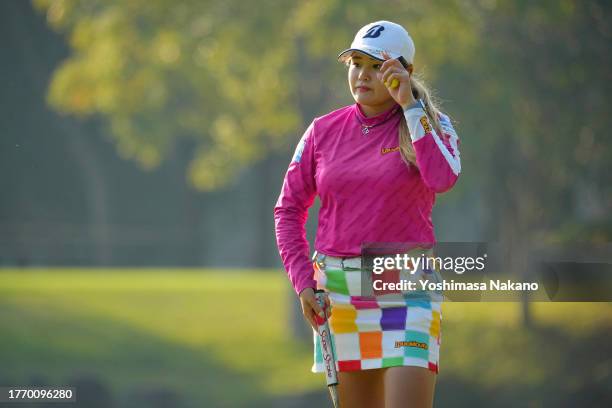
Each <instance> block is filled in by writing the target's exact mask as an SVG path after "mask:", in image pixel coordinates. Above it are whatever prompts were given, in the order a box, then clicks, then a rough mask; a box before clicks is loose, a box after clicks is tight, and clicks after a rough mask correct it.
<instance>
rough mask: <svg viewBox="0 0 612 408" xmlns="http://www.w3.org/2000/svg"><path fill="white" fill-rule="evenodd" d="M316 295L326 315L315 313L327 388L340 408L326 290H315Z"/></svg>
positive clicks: (334, 402)
mask: <svg viewBox="0 0 612 408" xmlns="http://www.w3.org/2000/svg"><path fill="white" fill-rule="evenodd" d="M315 297H316V299H317V303H318V304H319V306H320V307H321V309H323V313H324V314H325V317H324V318H323V317H320V316H318V315H315V320H316V322H317V331H318V332H319V337H320V338H321V354H322V355H323V361H324V363H325V379H326V381H327V388H328V390H329V396H330V398H331V400H332V404H334V408H339V407H340V403H339V401H338V388H337V387H338V373H337V372H336V360H335V359H334V353H333V351H332V344H331V335H330V331H329V324H328V321H327V318H328V317H329V310H328V307H327V304H326V303H325V291H324V290H321V289H317V290H316V291H315Z"/></svg>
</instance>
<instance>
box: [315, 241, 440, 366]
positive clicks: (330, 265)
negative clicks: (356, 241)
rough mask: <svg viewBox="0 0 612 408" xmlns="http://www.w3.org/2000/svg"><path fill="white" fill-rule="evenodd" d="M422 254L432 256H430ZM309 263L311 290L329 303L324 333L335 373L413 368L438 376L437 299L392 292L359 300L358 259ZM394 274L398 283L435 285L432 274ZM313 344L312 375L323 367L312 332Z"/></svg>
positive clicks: (428, 294)
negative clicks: (319, 292)
mask: <svg viewBox="0 0 612 408" xmlns="http://www.w3.org/2000/svg"><path fill="white" fill-rule="evenodd" d="M419 253H423V250H422V249H421V250H420V252H419ZM425 253H426V254H428V256H432V255H433V253H432V251H431V250H425ZM412 254H416V252H412ZM414 256H415V257H416V256H417V255H414ZM313 261H314V262H313V265H314V268H315V279H316V280H317V287H318V288H319V289H324V290H325V291H326V292H327V293H328V296H329V299H330V302H331V313H332V315H331V317H330V319H329V327H330V331H331V338H332V351H333V353H334V355H335V358H336V369H337V370H338V371H358V370H367V369H372V368H384V367H393V366H418V367H425V368H428V369H429V370H431V371H433V372H434V373H438V367H439V362H438V357H439V350H440V339H441V336H440V322H441V319H442V316H441V303H442V296H441V294H440V293H432V292H425V291H400V292H397V291H396V292H393V293H389V292H385V293H381V292H375V293H373V294H371V295H369V296H362V294H363V293H364V291H363V288H364V286H363V280H362V279H363V278H364V276H365V275H364V272H362V270H361V262H360V261H361V259H360V258H344V259H342V258H335V257H330V256H326V255H324V254H321V253H317V252H315V255H314V257H313ZM351 265H352V266H351ZM396 272H398V273H399V274H400V277H401V279H404V278H406V279H408V280H412V281H417V280H419V279H428V280H429V281H430V282H434V281H438V282H439V281H440V280H441V276H440V273H439V270H435V269H433V270H431V269H426V268H420V269H418V270H417V271H416V272H415V273H413V274H410V273H409V271H408V270H396ZM370 274H371V273H370ZM370 276H372V275H370ZM396 278H397V276H396ZM313 339H314V364H313V366H312V372H314V373H319V372H323V367H324V366H323V358H322V355H321V343H320V340H319V336H318V334H317V332H316V331H314V330H313Z"/></svg>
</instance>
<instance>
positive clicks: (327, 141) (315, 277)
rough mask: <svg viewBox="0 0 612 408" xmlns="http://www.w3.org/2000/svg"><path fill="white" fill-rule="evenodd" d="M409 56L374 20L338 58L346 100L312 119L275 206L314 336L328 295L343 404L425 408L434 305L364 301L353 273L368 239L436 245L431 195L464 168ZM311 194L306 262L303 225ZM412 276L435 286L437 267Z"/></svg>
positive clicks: (403, 38) (404, 35)
mask: <svg viewBox="0 0 612 408" xmlns="http://www.w3.org/2000/svg"><path fill="white" fill-rule="evenodd" d="M414 52H415V48H414V43H413V41H412V39H411V37H410V35H409V34H408V32H407V31H406V30H405V29H404V28H403V27H402V26H400V25H398V24H395V23H392V22H389V21H377V22H374V23H371V24H368V25H366V26H365V27H363V28H361V29H360V30H359V31H358V32H357V35H356V36H355V39H354V40H353V43H352V44H351V47H350V48H348V49H346V50H345V51H342V52H341V53H340V55H339V56H338V59H339V61H341V62H343V63H345V64H346V65H347V66H348V84H349V90H350V92H351V94H352V95H353V98H354V99H355V104H353V105H350V106H346V107H343V108H341V109H338V110H335V111H333V112H330V113H328V114H326V115H324V116H321V117H317V118H315V119H314V120H313V121H312V123H311V124H310V126H309V127H308V129H307V130H306V132H305V133H304V135H303V136H302V138H301V140H300V142H299V144H298V146H297V148H296V150H295V154H294V156H293V159H292V160H291V163H290V164H289V168H288V170H287V173H286V175H285V179H284V183H283V186H282V191H281V193H280V196H279V198H278V201H277V203H276V206H275V208H274V218H275V225H276V239H277V244H278V248H279V251H280V255H281V258H282V261H283V264H284V266H285V269H286V270H287V273H288V275H289V278H290V280H291V283H292V284H293V287H294V289H295V291H296V293H297V294H298V295H299V298H300V301H301V304H302V309H303V313H304V316H305V318H306V319H307V320H308V322H309V323H310V324H311V325H312V326H313V329H316V323H315V320H314V314H315V313H317V314H320V313H321V309H320V308H319V306H318V305H317V303H316V300H315V295H314V290H315V289H317V288H318V289H323V290H325V292H326V293H327V301H328V304H330V306H331V311H332V312H331V317H330V320H329V325H330V331H331V335H332V344H333V347H334V354H335V357H336V367H337V370H338V380H339V386H338V392H339V396H340V406H342V407H343V408H346V407H351V408H352V407H368V408H372V407H386V408H390V407H391V408H392V407H431V406H432V404H433V394H434V386H435V378H436V374H437V373H438V354H439V348H440V320H441V314H440V302H441V299H440V298H439V297H425V298H413V297H411V296H409V295H408V296H405V295H404V294H402V295H400V296H390V295H389V294H388V293H384V294H380V293H377V294H375V295H373V296H364V294H363V291H362V289H363V287H364V286H363V285H362V277H363V276H364V275H363V273H361V272H363V271H362V270H361V255H362V249H363V248H364V247H366V246H367V244H368V243H382V244H384V243H410V242H412V243H414V242H416V243H426V244H427V243H429V244H432V245H433V243H435V236H434V227H433V225H432V221H431V211H432V207H433V204H434V202H435V199H436V194H439V193H443V192H445V191H447V190H449V189H450V188H451V187H453V185H454V184H455V182H456V181H457V178H458V176H459V172H460V170H461V164H460V159H459V150H458V142H459V141H458V137H457V134H456V133H455V131H454V129H453V127H452V125H451V122H450V119H449V118H448V116H446V115H444V114H443V113H441V112H440V111H439V110H438V108H437V107H436V106H435V105H434V103H433V101H432V100H431V98H430V93H429V91H428V89H427V88H426V87H425V86H424V84H423V83H422V82H421V81H419V80H417V79H415V78H414V77H413V76H412V72H413V64H412V63H413V59H414ZM400 57H403V58H400ZM317 195H318V196H319V198H320V201H321V208H320V211H319V222H318V230H317V234H316V240H315V252H314V257H313V260H314V262H313V261H311V258H310V256H309V253H310V249H309V245H308V241H307V240H306V233H305V223H306V218H307V215H308V208H309V207H310V206H311V205H312V203H313V200H314V198H315V196H317ZM421 252H422V250H421V249H419V248H412V249H409V250H407V252H404V253H411V254H414V255H415V257H417V256H419V254H421ZM431 254H432V251H430V252H428V253H427V256H431ZM403 272H405V271H400V273H403ZM411 276H413V277H414V276H416V277H420V278H428V277H429V279H430V281H431V280H432V278H433V279H439V274H438V270H436V269H435V268H434V269H427V268H421V269H419V271H418V273H416V274H414V275H411ZM314 343H315V362H314V365H313V369H312V371H313V372H322V371H323V365H322V361H321V351H320V343H319V340H318V338H317V336H316V330H315V335H314Z"/></svg>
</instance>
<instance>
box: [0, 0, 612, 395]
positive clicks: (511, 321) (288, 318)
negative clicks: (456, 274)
mask: <svg viewBox="0 0 612 408" xmlns="http://www.w3.org/2000/svg"><path fill="white" fill-rule="evenodd" d="M406 3H409V4H406ZM533 3H534V2H526V1H525V2H523V1H495V0H486V1H485V0H482V1H476V0H466V1H458V0H457V1H428V2H426V1H422V2H421V1H415V2H395V1H387V2H377V1H368V2H355V1H351V2H348V1H340V0H332V1H319V0H315V1H291V2H288V1H258V2H246V3H245V2H240V1H233V0H231V1H223V2H221V1H183V2H180V3H176V2H169V1H162V0H155V1H134V0H133V1H101V0H100V1H95V0H91V1H70V0H63V1H62V0H35V1H33V2H27V1H18V0H10V1H3V2H0V19H1V24H0V33H1V35H0V42H1V45H2V46H1V48H0V49H2V54H1V55H0V61H1V65H0V75H1V78H2V79H3V81H2V83H3V86H2V92H0V107H1V109H0V131H1V135H2V137H1V138H0V166H1V168H0V188H1V191H2V198H1V199H0V231H2V234H1V235H0V265H1V266H3V267H4V268H3V270H2V273H0V292H1V293H2V296H0V299H2V300H1V301H0V323H2V324H1V326H2V327H3V331H2V332H1V333H2V334H0V341H1V342H2V348H1V349H2V351H0V380H2V381H0V384H22V385H23V384H30V383H31V384H42V383H54V384H60V383H66V384H75V383H78V384H83V385H81V387H82V388H79V389H81V390H85V389H88V390H90V391H88V392H89V395H92V396H94V397H93V399H94V400H96V401H98V402H97V403H98V404H101V405H96V406H121V407H123V406H130V407H136V406H160V407H161V406H186V407H188V406H255V405H259V406H270V405H275V404H276V405H278V406H288V405H291V404H293V406H302V405H300V404H312V403H313V401H321V403H324V402H325V401H326V399H325V398H326V397H325V394H324V390H321V384H322V382H323V381H324V380H323V379H322V378H320V376H315V375H312V374H310V373H308V370H309V367H310V365H309V364H310V353H311V350H310V349H309V344H308V340H309V338H308V332H307V330H305V329H304V325H303V323H302V322H301V320H300V317H299V315H298V314H297V312H296V304H295V297H294V295H293V294H292V292H291V290H290V288H289V285H288V280H287V279H286V278H285V277H284V276H283V272H282V266H281V264H280V259H279V256H278V252H277V249H276V243H275V238H274V230H273V228H274V221H273V217H272V209H273V206H274V203H275V201H276V198H277V196H278V193H279V191H280V186H281V183H282V179H283V176H284V173H285V171H286V168H287V165H288V163H289V160H290V157H291V155H292V153H293V150H294V148H295V145H296V144H297V141H298V140H299V138H300V137H301V134H302V132H303V131H304V130H305V129H306V127H307V126H308V124H309V123H310V121H311V120H312V118H313V117H315V116H320V115H323V114H325V113H327V112H329V111H330V110H333V109H336V108H338V107H341V106H344V105H347V104H350V103H352V102H353V101H352V98H351V96H350V93H349V91H348V89H347V85H346V79H345V75H346V72H345V68H344V67H343V66H342V65H341V64H339V63H337V62H336V60H335V56H336V55H337V53H338V51H340V50H342V49H344V48H346V46H348V44H350V42H351V40H352V38H353V35H354V33H355V32H356V30H357V29H358V28H359V27H361V26H363V25H364V24H366V23H368V22H370V21H374V20H378V19H388V20H392V21H395V22H398V23H400V24H402V25H404V26H405V27H406V28H407V29H408V30H409V32H410V33H411V35H412V36H413V38H414V39H415V43H416V59H415V67H416V70H417V71H418V72H420V73H421V74H422V75H424V77H425V79H426V81H427V82H428V83H429V84H430V85H431V86H432V87H433V88H434V89H435V90H437V95H438V97H439V100H440V101H441V103H442V110H443V111H444V112H446V113H447V114H449V115H450V116H451V118H452V119H453V120H454V122H455V128H456V130H457V132H458V134H459V136H460V138H461V141H462V144H461V148H462V149H461V155H462V163H463V166H462V168H463V170H462V175H461V178H460V180H459V182H458V183H457V185H456V186H455V187H454V189H453V190H451V191H450V192H448V193H446V194H444V195H440V196H438V200H437V204H436V208H435V210H434V216H433V218H434V224H435V226H436V234H437V238H438V240H439V241H495V242H499V243H501V244H502V246H503V247H504V248H506V249H507V251H508V253H512V254H516V256H514V257H512V259H515V260H516V261H515V262H514V263H512V264H508V265H507V266H506V267H507V268H508V269H509V270H512V271H517V270H521V269H522V268H525V259H526V258H527V255H528V254H529V251H530V248H529V243H533V242H538V243H540V244H542V245H559V244H563V245H571V244H572V242H581V243H585V242H586V243H593V244H606V243H609V242H610V237H611V235H612V219H611V217H610V213H611V210H612V194H611V189H612V175H611V172H610V163H611V160H612V139H611V138H610V137H609V135H608V133H609V131H608V129H609V128H610V114H609V113H610V102H611V101H610V99H611V95H612V89H611V88H612V85H611V84H612V81H611V80H612V71H611V70H610V65H611V64H610V63H611V56H612V49H611V48H610V40H611V37H612V26H611V25H610V23H609V21H610V18H611V17H612V10H611V7H610V4H609V3H608V2H604V1H585V2H582V1H542V2H537V4H533ZM317 207H318V205H317V204H315V205H314V206H313V208H312V209H311V212H310V214H311V216H310V217H309V222H308V232H309V237H310V238H311V242H312V238H313V236H314V231H315V229H316V212H317ZM521 255H522V256H521ZM187 267H189V268H187ZM230 268H232V269H230ZM237 268H239V269H237ZM239 294H241V295H240V296H241V297H239ZM262 294H263V296H262ZM268 302H269V303H268ZM254 304H257V305H259V306H253V305H254ZM445 307H446V309H445V323H446V327H445V329H446V330H445V329H443V331H444V333H445V334H444V337H445V338H444V342H445V345H446V347H443V349H442V357H441V374H440V377H439V387H438V393H437V397H436V398H437V401H438V404H437V405H439V406H461V405H465V406H473V405H479V404H478V403H479V401H481V400H484V399H485V398H489V397H491V396H495V397H496V398H497V399H498V400H499V404H500V406H517V405H519V406H573V405H575V404H578V403H580V404H582V405H589V404H590V405H591V406H603V405H609V403H610V402H611V401H612V399H611V395H610V391H609V390H610V389H611V387H610V385H611V382H610V379H611V376H612V374H611V370H612V369H611V358H612V352H611V350H610V346H609V342H606V341H605V339H606V338H607V337H606V336H607V335H609V334H610V333H611V332H610V328H611V327H612V315H611V314H610V305H609V304H608V303H600V304H590V305H589V304H576V305H568V304H564V305H559V304H551V305H537V307H534V310H532V311H530V312H529V313H527V312H526V311H525V310H522V309H521V308H520V307H519V305H516V304H508V305H494V306H492V305H486V304H481V305H465V304H463V305H460V304H451V305H445ZM261 308H263V309H264V310H269V311H274V312H275V313H276V314H277V315H278V316H279V318H278V319H263V320H264V321H263V322H262V318H261V313H262V311H261V310H262V309H261ZM469 316H475V317H472V318H470V317H469ZM529 316H531V318H529V319H527V317H529ZM572 317H573V318H572ZM531 320H533V322H531V326H530V327H528V326H527V325H526V324H525V323H528V322H530V321H531ZM255 322H257V323H255ZM287 322H289V326H288V327H290V329H289V330H288V329H287V325H286V323H287ZM230 326H231V327H230ZM220 333H224V334H223V335H221V334H220ZM232 336H233V337H232ZM245 342H247V343H248V344H249V346H245ZM476 345H478V346H477V348H478V350H476V349H475V348H476ZM270 348H272V350H274V351H275V352H276V353H272V352H271V351H270ZM265 350H268V351H265ZM499 350H509V351H512V352H513V353H512V355H513V356H515V357H513V358H510V357H509V356H507V355H503V354H502V355H500V353H499ZM460 351H461V352H460ZM542 355H545V356H546V358H545V359H542V358H541V356H542ZM119 372H121V373H124V374H123V375H119V374H118V373H119ZM261 372H265V373H266V374H264V375H262V374H261ZM568 372H569V374H568ZM162 373H163V374H162ZM526 373H527V374H526ZM221 384H223V386H221ZM87 387H89V388H87ZM82 395H85V393H84V394H82ZM101 395H105V396H107V400H105V399H104V398H102V397H100V396H101ZM83 401H84V400H81V402H80V403H81V404H85V405H83V406H94V405H90V404H93V403H85V402H83ZM100 401H102V402H100ZM204 401H206V403H204ZM88 404H89V405H88ZM504 404H505V405H504ZM304 406H305V405H304Z"/></svg>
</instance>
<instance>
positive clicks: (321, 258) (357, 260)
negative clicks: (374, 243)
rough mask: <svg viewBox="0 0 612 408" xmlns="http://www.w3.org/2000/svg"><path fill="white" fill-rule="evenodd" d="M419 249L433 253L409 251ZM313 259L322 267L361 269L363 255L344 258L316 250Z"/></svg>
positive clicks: (411, 252) (413, 252)
mask: <svg viewBox="0 0 612 408" xmlns="http://www.w3.org/2000/svg"><path fill="white" fill-rule="evenodd" d="M417 251H420V253H422V252H423V251H425V252H426V253H428V254H431V253H432V252H433V251H432V250H431V249H422V248H416V249H415V250H412V251H409V252H408V253H409V254H411V255H412V254H416V253H417ZM382 256H384V255H382ZM312 259H313V260H314V261H315V262H317V263H318V264H319V266H321V267H325V266H330V267H333V268H340V269H345V268H352V269H361V257H360V256H356V257H352V258H342V257H337V256H330V255H325V254H322V253H320V252H318V251H315V252H314V256H313V257H312Z"/></svg>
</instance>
